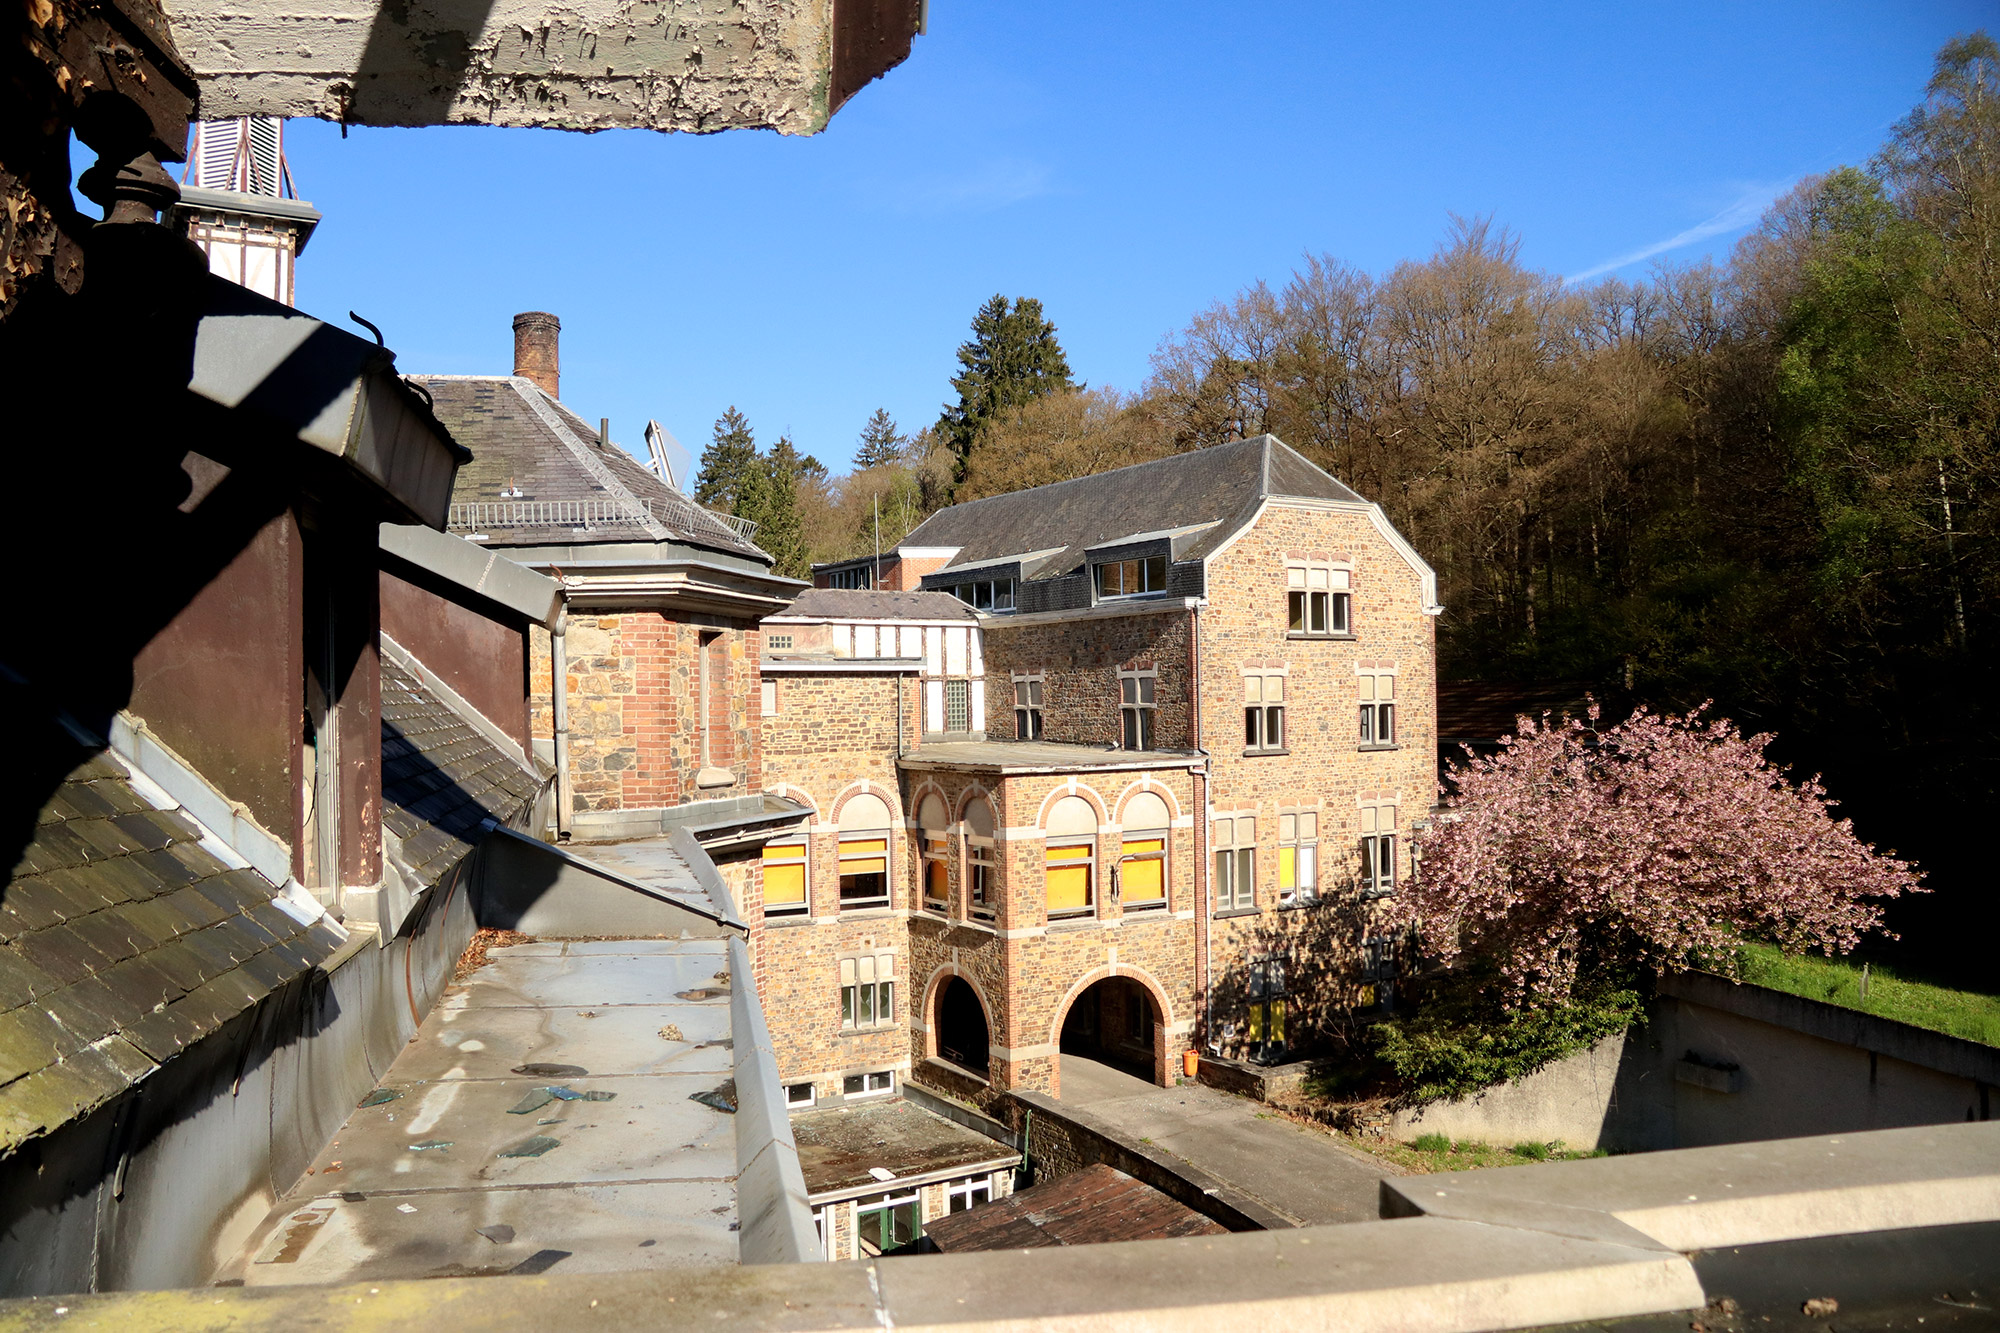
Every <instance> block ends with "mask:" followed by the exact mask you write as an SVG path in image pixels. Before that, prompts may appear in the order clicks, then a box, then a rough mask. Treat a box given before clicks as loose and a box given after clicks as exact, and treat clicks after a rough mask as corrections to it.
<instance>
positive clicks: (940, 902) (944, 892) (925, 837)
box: [917, 792, 951, 912]
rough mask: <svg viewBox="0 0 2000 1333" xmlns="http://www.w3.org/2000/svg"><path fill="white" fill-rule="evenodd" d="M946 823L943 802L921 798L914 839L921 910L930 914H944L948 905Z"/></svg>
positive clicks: (949, 902) (934, 795)
mask: <svg viewBox="0 0 2000 1333" xmlns="http://www.w3.org/2000/svg"><path fill="white" fill-rule="evenodd" d="M948 823H949V817H948V816H947V815H946V814H945V811H944V801H943V800H942V799H940V798H939V796H938V794H937V793H936V792H932V793H931V794H930V795H928V796H926V797H924V799H923V801H922V802H921V803H920V804H919V805H918V806H917V830H918V831H917V839H918V843H919V861H920V863H921V865H922V867H923V880H924V907H925V908H926V909H927V910H929V911H932V912H944V911H946V910H947V909H948V908H949V907H950V905H951V892H950V888H949V880H948V879H947V877H946V866H947V864H948V863H947V861H946V853H947V852H948V851H949V849H950V839H949V838H948V836H947V834H946V826H947V824H948Z"/></svg>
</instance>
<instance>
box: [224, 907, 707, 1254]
mask: <svg viewBox="0 0 2000 1333" xmlns="http://www.w3.org/2000/svg"><path fill="white" fill-rule="evenodd" d="M733 981H734V978H732V977H731V976H730V975H729V950H728V942H727V941H726V940H724V939H720V938H710V939H679V940H667V939H621V940H592V941H547V942H539V943H532V944H517V945H514V946H512V947H505V948H495V949H492V950H491V951H490V952H489V954H488V961H487V963H486V964H485V966H483V967H480V968H479V969H478V970H477V971H475V972H474V973H472V974H471V976H470V977H468V978H467V979H466V980H465V981H464V982H463V983H460V984H457V985H454V986H452V987H451V988H450V989H448V990H447V991H446V992H445V995H444V998H443V999H442V1000H440V1001H439V1003H438V1005H437V1008H436V1009H435V1010H433V1011H432V1013H431V1015H430V1016H429V1017H428V1018H427V1019H425V1020H424V1023H423V1025H422V1026H421V1027H420V1028H419V1029H418V1031H417V1035H416V1037H415V1038H414V1039H413V1040H412V1041H411V1042H410V1044H409V1045H408V1046H407V1047H406V1048H405V1049H404V1051H403V1052H402V1054H401V1055H399V1056H398V1057H397V1059H396V1061H395V1063H394V1064H393V1065H391V1066H390V1068H389V1070H388V1072H387V1074H386V1075H385V1076H384V1077H383V1078H382V1079H381V1080H380V1083H379V1085H378V1087H377V1088H376V1090H375V1091H374V1092H372V1093H371V1094H369V1096H367V1097H366V1098H364V1099H363V1101H362V1104H361V1105H360V1106H359V1107H358V1108H357V1109H356V1110H355V1111H354V1113H353V1114H352V1115H351V1116H350V1117H349V1118H348V1120H347V1122H346V1123H345V1124H344V1125H343V1126H342V1127H341V1130H340V1132H339V1133H338V1134H337V1135H336V1136H335V1138H334V1141H333V1142H332V1143H331V1144H329V1145H328V1146H327V1147H326V1148H325V1149H324V1150H323V1151H322V1152H321V1153H320V1154H319V1156H318V1157H317V1158H316V1159H315V1160H314V1162H313V1165H312V1168H311V1170H310V1171H309V1172H308V1173H307V1175H306V1176H305V1177H304V1178H303V1179H302V1180H301V1181H300V1183H299V1184H298V1186H297V1187H295V1188H294V1189H293V1190H292V1191H291V1193H289V1194H288V1195H286V1196H285V1198H284V1199H283V1200H281V1201H280V1203H279V1205H278V1206H277V1207H276V1208H275V1209H273V1210H272V1212H271V1213H270V1215H269V1216H267V1217H266V1218H265V1219H264V1221H263V1222H262V1224H261V1225H259V1226H258V1228H257V1229H256V1232H255V1233H254V1234H253V1235H252V1236H251V1238H250V1240H249V1241H248V1243H247V1244H245V1245H244V1246H243V1248H242V1249H241V1250H240V1251H239V1252H238V1253H237V1254H236V1255H235V1256H234V1257H233V1258H231V1259H230V1260H229V1261H228V1262H227V1263H226V1264H224V1265H223V1267H222V1269H221V1271H219V1272H218V1273H217V1275H216V1280H217V1281H218V1282H221V1283H228V1284H232V1285H233V1284H236V1283H241V1284H244V1285H248V1286H272V1285H287V1284H295V1283H338V1282H361V1281H380V1280H387V1279H394V1278H429V1277H470V1276H481V1275H488V1274H500V1273H516V1274H523V1273H541V1272H547V1271H550V1270H554V1271H555V1272H559V1273H602V1272H611V1271H621V1270H643V1269H675V1268H691V1267H692V1268H700V1267H706V1266H710V1265H734V1264H736V1262H737V1259H738V1244H737V1235H736V1227H737V1207H736V1179H737V1172H738V1167H737V1146H736V1126H735V1123H734V1122H735V1116H734V1115H733V1114H730V1113H728V1112H725V1111H724V1110H721V1109H718V1107H717V1106H715V1105H713V1104H711V1103H710V1102H708V1101H704V1100H701V1099H702V1098H717V1099H718V1100H721V1101H722V1103H723V1104H724V1105H730V1104H731V1103H732V1100H733V1096H734V1084H733V1081H732V1072H733V1068H734V1053H733V1051H732V1033H731V1031H730V1027H731V1021H730V986H731V985H732V983H733Z"/></svg>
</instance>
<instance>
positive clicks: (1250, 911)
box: [1215, 907, 1263, 921]
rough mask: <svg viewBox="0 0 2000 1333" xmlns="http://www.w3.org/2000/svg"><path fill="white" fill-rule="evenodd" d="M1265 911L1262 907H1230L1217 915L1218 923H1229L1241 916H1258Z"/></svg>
mask: <svg viewBox="0 0 2000 1333" xmlns="http://www.w3.org/2000/svg"><path fill="white" fill-rule="evenodd" d="M1261 911H1263V909H1262V908H1260V907H1228V908H1224V909H1223V910H1222V911H1220V912H1217V913H1216V914H1215V919H1216V920H1217V921H1229V920H1232V919H1234V918H1236V917H1240V916H1256V915H1257V914H1258V913H1259V912H1261Z"/></svg>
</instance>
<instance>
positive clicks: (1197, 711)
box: [1188, 602, 1215, 1051]
mask: <svg viewBox="0 0 2000 1333" xmlns="http://www.w3.org/2000/svg"><path fill="white" fill-rule="evenodd" d="M1188 679H1189V681H1190V682H1191V686H1190V693H1191V694H1192V695H1193V697H1192V698H1191V699H1190V700H1189V702H1188V714H1189V717H1188V724H1189V726H1190V727H1191V728H1192V729H1193V731H1194V737H1193V739H1194V748H1195V753H1197V754H1199V755H1200V756H1201V757H1202V763H1201V768H1200V769H1199V770H1198V771H1197V772H1196V774H1195V802H1194V807H1195V809H1194V883H1195V921H1196V935H1195V938H1196V949H1197V954H1196V957H1195V985H1196V986H1198V987H1199V988H1200V989H1201V1040H1200V1042H1199V1046H1201V1047H1206V1048H1207V1049H1209V1050H1211V1051H1212V1050H1214V1049H1215V986H1214V981H1213V977H1212V975H1211V969H1212V965H1213V940H1212V932H1213V931H1214V929H1215V912H1214V910H1213V905H1212V904H1211V902H1210V901H1209V898H1210V895H1211V894H1212V893H1213V892H1214V884H1213V880H1212V877H1213V874H1214V870H1213V867H1212V866H1211V865H1210V864H1209V854H1208V822H1209V821H1208V799H1209V798H1208V761H1209V753H1208V750H1207V748H1206V747H1205V746H1204V745H1203V744H1202V741H1203V740H1204V739H1205V738H1204V737H1203V735H1202V730H1201V604H1200V603H1199V602H1197V603H1196V604H1195V605H1194V606H1192V607H1189V608H1188Z"/></svg>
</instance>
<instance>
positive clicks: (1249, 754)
mask: <svg viewBox="0 0 2000 1333" xmlns="http://www.w3.org/2000/svg"><path fill="white" fill-rule="evenodd" d="M1290 753H1291V751H1290V750H1289V749H1283V748H1280V749H1276V750H1245V751H1244V752H1243V757H1244V758H1245V759H1265V758H1270V757H1272V756H1276V755H1286V754H1290Z"/></svg>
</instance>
